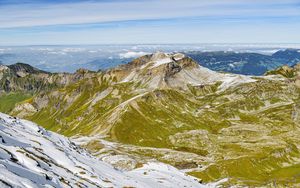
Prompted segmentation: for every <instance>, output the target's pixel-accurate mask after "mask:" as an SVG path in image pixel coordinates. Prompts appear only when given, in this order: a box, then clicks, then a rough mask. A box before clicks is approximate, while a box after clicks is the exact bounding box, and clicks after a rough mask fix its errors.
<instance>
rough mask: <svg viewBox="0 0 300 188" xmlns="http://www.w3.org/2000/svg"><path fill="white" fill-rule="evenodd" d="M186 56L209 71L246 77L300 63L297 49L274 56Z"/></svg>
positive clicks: (229, 53)
mask: <svg viewBox="0 0 300 188" xmlns="http://www.w3.org/2000/svg"><path fill="white" fill-rule="evenodd" d="M186 54H187V55H188V56H190V57H192V58H193V59H195V60H196V61H197V62H199V63H200V65H202V66H204V67H207V68H209V69H212V70H215V71H223V72H231V73H237V74H244V75H263V74H264V73H265V72H266V71H269V70H273V69H276V68H277V67H280V66H283V65H290V66H291V65H294V64H296V63H298V62H299V61H300V52H299V50H296V49H286V50H280V51H278V52H276V53H274V54H272V55H263V54H258V53H238V52H224V51H220V52H198V51H193V52H186Z"/></svg>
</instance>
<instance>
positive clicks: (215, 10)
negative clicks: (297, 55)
mask: <svg viewBox="0 0 300 188" xmlns="http://www.w3.org/2000/svg"><path fill="white" fill-rule="evenodd" d="M299 31H300V0H97V1H96V0H73V1H71V0H51V1H50V0H0V46H9V45H70V44H82V45H84V44H172V43H176V44H181V43H185V44H187V43H300V34H299Z"/></svg>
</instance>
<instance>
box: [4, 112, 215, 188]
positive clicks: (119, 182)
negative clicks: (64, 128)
mask: <svg viewBox="0 0 300 188" xmlns="http://www.w3.org/2000/svg"><path fill="white" fill-rule="evenodd" d="M0 180H1V181H0V187H8V186H7V185H10V186H12V187H125V186H129V187H142V188H144V187H170V188H171V187H172V188H173V187H174V188H176V187H208V185H207V186H205V185H202V184H200V183H198V181H197V180H196V178H193V177H191V176H188V175H186V174H184V173H183V172H181V171H179V170H177V169H176V168H174V167H172V166H169V165H166V164H163V163H157V162H151V163H148V164H146V165H144V167H142V168H138V169H135V170H132V171H119V170H117V169H115V168H113V167H112V166H111V165H109V164H107V163H105V162H103V161H100V160H99V159H97V158H95V157H93V156H91V155H90V154H89V153H88V152H86V151H85V150H83V149H81V148H79V147H78V146H76V145H75V144H74V143H72V142H71V141H70V140H69V139H67V138H65V137H63V136H61V135H58V134H56V133H52V132H50V131H46V130H45V129H43V128H41V127H39V126H37V125H36V124H34V123H31V122H29V121H25V120H20V119H17V118H13V117H10V116H8V115H5V114H2V113H0ZM209 187H211V186H209Z"/></svg>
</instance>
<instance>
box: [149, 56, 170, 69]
mask: <svg viewBox="0 0 300 188" xmlns="http://www.w3.org/2000/svg"><path fill="white" fill-rule="evenodd" d="M172 61H173V60H172V59H171V58H170V57H167V58H163V59H159V60H157V61H154V65H153V66H152V67H151V68H155V67H158V66H160V65H163V64H167V63H171V62H172Z"/></svg>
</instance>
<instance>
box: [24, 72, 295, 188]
mask: <svg viewBox="0 0 300 188" xmlns="http://www.w3.org/2000/svg"><path fill="white" fill-rule="evenodd" d="M218 85H219V83H217V84H216V85H213V86H205V87H200V88H197V87H191V86H190V92H183V91H180V90H170V89H162V90H156V91H152V92H149V93H145V94H144V95H143V96H140V97H138V98H136V99H135V100H133V101H130V102H128V103H126V105H124V106H122V105H120V104H122V103H124V102H126V101H127V100H129V99H130V98H132V97H134V96H137V95H138V94H137V93H136V92H135V90H136V89H138V88H139V89H141V88H143V86H140V85H139V84H138V83H137V84H133V83H122V84H115V85H112V84H111V83H110V80H107V79H106V78H104V77H102V76H100V77H95V78H92V79H87V80H82V81H81V82H79V83H78V84H74V85H72V86H68V87H66V88H63V89H60V90H59V94H58V95H50V94H49V99H50V100H49V105H48V107H47V108H45V109H43V110H41V111H39V112H38V113H37V114H35V115H33V116H31V117H28V118H29V119H31V120H33V121H35V122H37V123H39V124H41V125H43V126H44V127H46V128H47V129H50V130H53V131H57V132H60V133H62V134H65V135H67V136H72V135H76V134H82V135H89V134H92V133H101V132H102V131H104V133H108V135H109V136H110V139H111V140H113V141H118V142H121V143H124V144H131V145H136V146H146V147H154V148H170V149H173V150H175V151H185V152H189V153H194V154H197V155H198V156H201V157H204V158H206V159H207V160H206V161H201V162H200V163H201V165H203V166H205V168H203V169H199V170H195V171H192V172H191V174H193V175H195V176H197V177H199V178H201V179H203V180H204V182H211V181H216V180H218V179H222V178H227V177H228V178H230V182H229V183H230V184H236V183H239V184H241V185H253V186H258V185H265V184H268V183H270V182H272V180H273V179H276V178H278V177H279V176H281V174H286V176H287V177H286V178H285V179H284V180H280V181H279V180H278V182H279V183H282V184H283V183H288V182H289V181H290V178H292V179H293V177H295V176H296V175H297V169H298V164H297V159H300V154H299V150H298V149H297V146H296V143H299V141H300V140H299V139H298V135H300V131H299V122H297V120H295V119H294V117H293V116H292V114H295V105H294V104H298V103H299V101H300V100H299V93H300V92H299V91H298V90H297V89H296V88H294V87H293V86H288V85H287V84H286V83H284V82H277V81H267V80H261V81H258V82H256V83H249V84H243V85H241V86H239V87H236V88H232V89H229V90H226V91H225V92H222V93H216V91H217V87H218ZM109 87H111V88H112V91H111V92H110V93H109V94H108V95H107V96H106V97H104V98H103V99H102V100H99V101H98V102H96V103H95V104H94V105H92V101H93V99H95V98H96V97H97V95H98V94H99V93H101V92H103V91H105V90H107V89H108V88H109ZM137 87H138V88H137ZM70 97H71V98H72V97H73V98H74V100H73V101H71V102H70V101H69V98H70ZM120 106H122V107H120ZM116 115H117V116H116ZM115 116H116V117H117V118H113V117H115ZM110 127H112V129H110ZM107 130H108V132H107ZM193 131H196V132H193ZM197 131H198V132H197ZM199 131H200V132H199ZM90 147H92V146H91V145H90ZM139 154H141V155H147V156H150V157H151V156H152V157H154V155H152V154H149V153H146V152H145V153H143V151H141V152H140V153H139ZM178 157H179V158H180V156H178ZM159 160H162V161H163V162H168V163H170V164H173V161H172V160H169V159H165V158H164V159H160V158H159ZM182 162H184V161H182Z"/></svg>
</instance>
